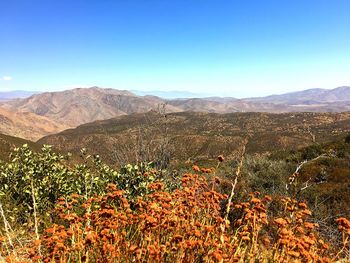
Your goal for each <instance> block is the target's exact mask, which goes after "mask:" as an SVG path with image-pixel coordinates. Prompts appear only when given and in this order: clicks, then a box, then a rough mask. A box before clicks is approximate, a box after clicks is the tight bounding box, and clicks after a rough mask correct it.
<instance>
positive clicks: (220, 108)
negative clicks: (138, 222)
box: [0, 87, 350, 139]
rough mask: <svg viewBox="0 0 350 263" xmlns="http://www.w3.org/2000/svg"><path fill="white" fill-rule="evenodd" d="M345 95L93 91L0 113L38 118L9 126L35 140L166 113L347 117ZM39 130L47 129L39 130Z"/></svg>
mask: <svg viewBox="0 0 350 263" xmlns="http://www.w3.org/2000/svg"><path fill="white" fill-rule="evenodd" d="M349 93H350V87H339V88H336V89H333V90H322V89H313V90H306V91H302V92H294V93H287V94H283V95H273V96H268V97H264V98H250V99H236V98H231V97H224V98H221V97H207V98H187V99H185V98H181V99H162V98H160V97H156V96H150V95H147V96H138V95H135V94H134V93H132V92H130V91H126V90H115V89H102V88H98V87H91V88H78V89H72V90H66V91H61V92H45V93H40V94H34V95H32V96H30V97H28V98H24V99H13V100H9V101H4V102H1V103H0V107H2V108H3V109H7V110H9V111H11V112H21V114H20V115H21V116H22V115H23V112H27V113H28V114H27V115H28V116H29V113H31V114H32V115H30V116H31V118H34V116H36V117H37V119H38V121H39V120H40V121H39V122H38V123H41V125H29V127H30V130H29V131H26V130H23V129H22V128H23V126H21V128H18V127H17V128H16V127H15V126H13V129H17V130H16V133H14V134H15V135H18V136H20V137H24V136H28V137H24V138H27V139H37V138H38V136H40V135H43V136H44V135H48V134H50V133H53V132H57V131H60V130H62V128H63V127H66V128H74V127H77V126H78V125H82V124H84V123H90V122H93V121H97V120H105V119H110V118H114V117H117V116H122V115H129V114H133V113H144V112H148V111H150V110H156V111H159V110H162V111H165V112H167V113H169V112H183V111H197V112H206V113H233V112H270V113H283V112H346V111H350V99H349V98H350V94H349ZM164 105H165V106H164ZM163 107H164V108H163ZM28 116H27V118H28ZM43 118H45V119H43ZM44 120H45V121H44ZM44 122H45V123H44ZM50 123H51V124H50ZM43 126H45V127H46V128H45V129H43ZM49 127H51V128H49ZM2 130H3V131H4V132H6V133H7V134H9V131H11V129H9V127H7V128H4V127H3V129H2ZM19 132H20V133H19ZM10 134H11V133H10Z"/></svg>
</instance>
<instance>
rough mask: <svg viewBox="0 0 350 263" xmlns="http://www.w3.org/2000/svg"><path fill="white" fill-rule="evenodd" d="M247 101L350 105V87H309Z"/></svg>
mask: <svg viewBox="0 0 350 263" xmlns="http://www.w3.org/2000/svg"><path fill="white" fill-rule="evenodd" d="M245 101H251V102H257V101H259V102H269V103H274V104H286V105H295V104H296V105H301V104H304V105H312V104H320V103H334V102H347V103H348V105H350V87H347V86H343V87H338V88H335V89H308V90H304V91H297V92H290V93H286V94H282V95H271V96H267V97H261V98H250V99H249V98H248V99H245Z"/></svg>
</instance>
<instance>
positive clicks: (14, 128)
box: [0, 107, 68, 140]
mask: <svg viewBox="0 0 350 263" xmlns="http://www.w3.org/2000/svg"><path fill="white" fill-rule="evenodd" d="M67 128H68V127H67V126H65V125H62V124H59V123H56V122H55V121H53V120H51V119H49V118H46V117H43V116H39V115H36V114H33V113H30V112H21V111H11V110H8V109H4V108H2V107H0V133H3V134H7V135H11V136H17V137H21V138H25V139H29V140H37V139H39V138H41V137H43V136H44V135H48V134H52V133H57V132H59V131H62V130H65V129H67Z"/></svg>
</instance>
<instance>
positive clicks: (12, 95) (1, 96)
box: [0, 90, 39, 101]
mask: <svg viewBox="0 0 350 263" xmlns="http://www.w3.org/2000/svg"><path fill="white" fill-rule="evenodd" d="M38 93H39V92H36V91H25V90H14V91H3V92H0V101H5V100H12V99H18V98H21V99H23V98H27V97H30V96H32V95H34V94H38Z"/></svg>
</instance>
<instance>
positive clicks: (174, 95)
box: [131, 90, 207, 99]
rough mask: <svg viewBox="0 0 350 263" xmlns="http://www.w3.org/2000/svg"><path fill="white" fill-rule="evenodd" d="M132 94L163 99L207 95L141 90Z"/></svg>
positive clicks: (203, 95) (202, 95)
mask: <svg viewBox="0 0 350 263" xmlns="http://www.w3.org/2000/svg"><path fill="white" fill-rule="evenodd" d="M131 92H132V93H134V94H136V95H138V96H147V95H150V96H156V97H160V98H162V99H179V98H201V97H206V96H207V95H206V94H198V93H193V92H188V91H176V90H174V91H161V90H153V91H141V90H132V91H131Z"/></svg>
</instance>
